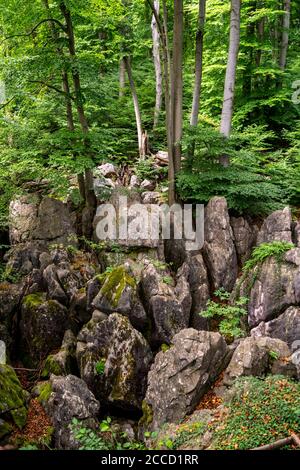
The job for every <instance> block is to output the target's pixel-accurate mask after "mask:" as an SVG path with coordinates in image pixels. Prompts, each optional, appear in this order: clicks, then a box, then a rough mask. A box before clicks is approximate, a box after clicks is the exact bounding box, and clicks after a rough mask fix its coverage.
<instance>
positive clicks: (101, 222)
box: [93, 187, 160, 249]
mask: <svg viewBox="0 0 300 470" xmlns="http://www.w3.org/2000/svg"><path fill="white" fill-rule="evenodd" d="M107 204H108V205H110V212H109V221H108V213H107ZM136 204H142V201H141V195H140V193H139V192H138V191H133V190H132V191H130V192H128V194H126V195H124V188H122V187H116V188H115V189H114V190H112V192H111V195H110V197H109V198H108V200H107V201H106V203H105V205H104V206H103V205H99V207H98V209H97V212H96V215H95V217H94V221H93V228H94V235H93V237H94V239H95V240H96V241H100V242H103V241H107V242H108V243H110V244H111V245H112V246H113V245H117V246H119V247H122V248H123V249H135V248H141V247H142V248H157V247H158V246H159V242H160V240H159V238H158V237H157V236H154V234H153V236H152V233H151V230H153V231H154V230H155V229H154V228H153V224H152V212H151V211H152V208H153V205H151V204H144V205H143V206H141V207H139V208H138V207H137V206H136ZM155 207H156V206H155ZM141 208H143V213H142V215H141V213H140V210H141ZM138 209H139V210H138ZM124 217H126V220H127V227H126V233H125V234H123V233H120V232H121V230H120V228H121V224H120V221H121V220H122V221H123V220H124ZM108 226H109V227H110V228H111V229H112V231H113V232H115V233H113V234H110V236H107V228H108ZM145 228H147V230H146V232H145V233H143V231H144V229H145ZM155 235H156V234H155ZM103 238H105V240H103Z"/></svg>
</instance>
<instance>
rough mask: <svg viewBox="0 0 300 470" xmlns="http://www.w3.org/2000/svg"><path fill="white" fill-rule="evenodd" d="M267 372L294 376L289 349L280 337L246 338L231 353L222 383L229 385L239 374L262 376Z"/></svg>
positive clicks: (294, 370)
mask: <svg viewBox="0 0 300 470" xmlns="http://www.w3.org/2000/svg"><path fill="white" fill-rule="evenodd" d="M267 373H271V374H274V375H285V376H288V377H296V376H297V370H296V367H295V365H294V364H293V363H292V358H291V351H290V349H289V347H288V345H287V344H286V343H284V342H283V341H281V340H280V339H273V338H268V337H261V338H246V339H244V340H242V341H241V342H240V343H239V345H238V347H237V348H236V350H235V351H234V353H233V356H232V359H231V361H230V363H229V365H228V367H227V369H226V371H225V375H224V383H225V384H226V385H231V384H232V383H233V381H234V380H235V379H237V378H238V377H241V376H249V375H252V376H259V377H261V376H263V375H266V374H267Z"/></svg>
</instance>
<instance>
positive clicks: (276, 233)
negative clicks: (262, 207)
mask: <svg viewBox="0 0 300 470" xmlns="http://www.w3.org/2000/svg"><path fill="white" fill-rule="evenodd" d="M291 227H292V215H291V209H290V208H289V207H285V208H284V209H283V210H278V211H275V212H273V213H272V214H270V215H269V216H268V217H267V218H266V219H265V220H264V222H263V224H262V226H261V229H260V231H259V233H258V235H257V245H260V244H261V243H270V242H273V241H275V240H276V241H282V242H288V243H292V229H291Z"/></svg>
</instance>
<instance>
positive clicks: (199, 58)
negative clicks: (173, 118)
mask: <svg viewBox="0 0 300 470" xmlns="http://www.w3.org/2000/svg"><path fill="white" fill-rule="evenodd" d="M205 10H206V0H199V16H198V29H197V34H196V57H195V85H194V94H193V106H192V114H191V120H190V124H191V126H197V125H198V120H199V108H200V95H201V85H202V71H203V64H202V62H203V37H204V25H205Z"/></svg>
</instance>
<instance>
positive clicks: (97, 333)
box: [77, 313, 152, 410]
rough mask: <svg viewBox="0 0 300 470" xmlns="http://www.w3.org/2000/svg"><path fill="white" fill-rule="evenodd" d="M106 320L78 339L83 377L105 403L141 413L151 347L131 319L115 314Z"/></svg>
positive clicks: (86, 329)
mask: <svg viewBox="0 0 300 470" xmlns="http://www.w3.org/2000/svg"><path fill="white" fill-rule="evenodd" d="M102 318H103V317H102ZM102 318H100V319H99V321H91V322H90V323H88V324H87V325H86V326H85V327H84V328H83V329H82V330H81V332H80V333H79V335H78V343H77V362H78V366H79V370H80V376H81V378H82V379H83V380H84V381H85V382H86V383H87V385H88V387H89V388H90V390H91V391H92V392H93V393H94V394H95V396H96V398H98V399H99V400H100V401H101V403H102V402H104V403H106V404H110V405H113V406H115V407H117V408H121V409H125V410H139V409H141V406H142V401H143V398H144V396H145V391H146V381H147V373H148V370H149V368H150V363H151V361H152V353H151V350H150V347H149V345H148V344H147V342H146V340H145V338H144V337H143V336H142V335H141V333H139V332H138V331H137V330H135V329H134V328H133V327H132V325H131V324H130V321H129V320H128V318H127V317H124V316H122V315H119V314H117V313H114V314H112V315H109V317H108V318H107V319H103V320H102ZM104 318H105V317H104Z"/></svg>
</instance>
